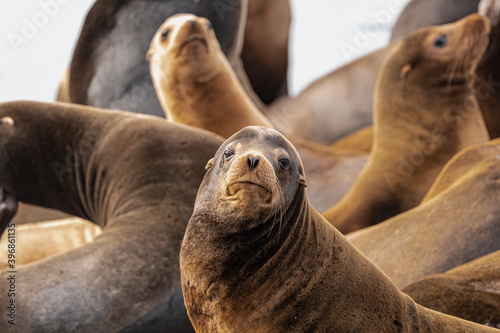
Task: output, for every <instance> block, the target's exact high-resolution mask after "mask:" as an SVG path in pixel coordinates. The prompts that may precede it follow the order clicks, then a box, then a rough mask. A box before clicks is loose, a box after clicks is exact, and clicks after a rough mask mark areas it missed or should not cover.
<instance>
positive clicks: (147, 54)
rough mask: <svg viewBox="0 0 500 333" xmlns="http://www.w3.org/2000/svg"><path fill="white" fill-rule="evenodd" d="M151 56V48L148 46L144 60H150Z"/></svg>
mask: <svg viewBox="0 0 500 333" xmlns="http://www.w3.org/2000/svg"><path fill="white" fill-rule="evenodd" d="M151 57H153V48H152V47H151V48H149V50H148V52H147V53H146V61H150V60H151Z"/></svg>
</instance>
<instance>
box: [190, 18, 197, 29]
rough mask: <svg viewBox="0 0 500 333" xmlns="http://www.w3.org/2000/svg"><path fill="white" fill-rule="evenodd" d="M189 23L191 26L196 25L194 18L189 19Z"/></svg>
mask: <svg viewBox="0 0 500 333" xmlns="http://www.w3.org/2000/svg"><path fill="white" fill-rule="evenodd" d="M189 23H190V24H191V28H193V29H194V28H195V27H196V21H195V20H190V21H189Z"/></svg>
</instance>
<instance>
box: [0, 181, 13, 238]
mask: <svg viewBox="0 0 500 333" xmlns="http://www.w3.org/2000/svg"><path fill="white" fill-rule="evenodd" d="M16 213H17V200H16V198H14V197H13V196H12V195H10V194H8V193H7V192H5V190H4V188H3V187H0V234H1V233H2V232H3V231H4V230H5V228H6V227H7V224H9V222H10V221H11V220H12V218H13V217H14V215H16Z"/></svg>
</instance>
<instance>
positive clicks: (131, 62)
mask: <svg viewBox="0 0 500 333" xmlns="http://www.w3.org/2000/svg"><path fill="white" fill-rule="evenodd" d="M247 5H248V3H247V0H231V1H229V0H222V1H213V0H211V1H185V0H168V1H167V0H161V1H142V0H131V1H106V0H97V1H96V2H95V3H94V5H93V6H92V8H91V9H90V10H89V13H88V14H87V17H86V18H85V22H84V23H83V27H82V30H81V32H80V36H79V38H78V41H77V43H76V46H75V50H74V53H73V57H72V60H71V64H70V67H69V87H68V88H67V89H68V90H69V95H70V98H71V102H73V103H78V104H84V105H91V106H97V107H103V108H112V109H120V110H127V111H133V112H140V113H148V114H153V115H157V116H161V117H164V113H163V110H162V109H161V106H160V104H159V102H158V99H157V97H156V94H155V91H154V88H153V84H152V82H151V77H150V75H149V69H148V64H147V62H146V61H145V60H144V55H145V54H146V51H147V50H148V46H149V42H150V41H151V38H153V35H154V34H155V32H156V30H157V29H158V27H159V26H160V25H161V24H162V23H163V21H165V19H166V18H167V17H170V16H172V15H175V14H177V13H195V14H197V15H200V16H205V17H207V18H209V19H210V20H211V21H212V22H213V27H214V31H215V32H216V34H217V37H218V39H219V41H220V43H221V48H222V49H223V51H224V54H226V55H227V56H228V58H229V59H231V61H232V63H233V62H234V63H235V66H236V64H238V65H239V57H240V53H241V48H242V47H243V35H244V28H245V20H246V15H247ZM117 55H119V56H117ZM239 73H241V72H239ZM245 79H247V78H245Z"/></svg>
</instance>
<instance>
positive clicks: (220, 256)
mask: <svg viewBox="0 0 500 333" xmlns="http://www.w3.org/2000/svg"><path fill="white" fill-rule="evenodd" d="M207 169H208V171H207V173H206V175H205V178H204V179H203V181H202V183H201V185H200V189H199V191H198V195H197V197H196V203H195V208H194V212H193V215H192V216H191V219H190V220H189V223H188V226H187V229H186V234H185V236H184V239H183V241H182V246H181V252H180V266H181V279H182V289H183V293H184V299H185V303H186V307H187V309H188V314H189V318H190V319H191V322H192V323H193V326H194V328H195V329H196V330H197V331H199V332H257V331H258V332H313V331H314V332H391V331H399V332H403V331H404V332H410V331H411V332H413V331H415V332H417V331H419V332H420V331H425V332H498V331H496V330H494V329H491V328H488V327H484V326H481V325H478V324H474V323H470V322H467V321H464V320H462V319H458V318H454V317H451V316H448V315H444V314H441V313H438V312H435V311H432V310H428V309H426V308H424V307H422V306H420V305H418V304H416V303H415V302H414V301H413V300H412V299H411V298H410V297H409V296H407V295H405V294H403V293H401V292H400V291H399V290H398V289H397V288H396V286H395V285H394V284H393V283H392V281H391V280H390V279H389V278H388V277H387V276H386V275H385V274H383V273H382V272H381V271H380V270H379V269H378V268H377V267H376V266H375V265H374V264H372V263H371V262H370V261H369V260H368V259H366V257H365V256H363V255H362V254H361V253H360V252H359V251H358V250H356V248H354V247H353V246H352V245H351V244H350V243H349V241H347V240H346V239H345V237H344V236H343V235H342V234H341V233H340V232H339V231H337V230H336V229H335V228H334V227H333V226H332V225H330V224H329V223H328V222H327V221H326V220H325V219H324V218H323V217H322V216H321V215H320V214H319V213H318V212H317V211H315V210H314V208H312V206H311V205H310V203H309V201H308V197H307V192H306V186H305V175H304V169H303V166H302V163H301V160H300V157H299V155H298V153H297V151H296V150H295V149H294V147H293V146H292V145H291V143H290V142H289V141H288V140H286V139H285V137H283V136H282V135H281V134H280V133H279V132H277V131H275V130H272V129H268V128H264V127H248V128H245V129H243V130H241V131H240V132H238V133H236V134H235V135H234V136H232V137H231V138H229V139H228V140H227V141H226V142H225V143H223V144H222V145H221V147H220V148H219V150H218V151H217V153H216V154H215V157H214V158H213V159H212V160H210V161H209V162H208V164H207Z"/></svg>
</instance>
